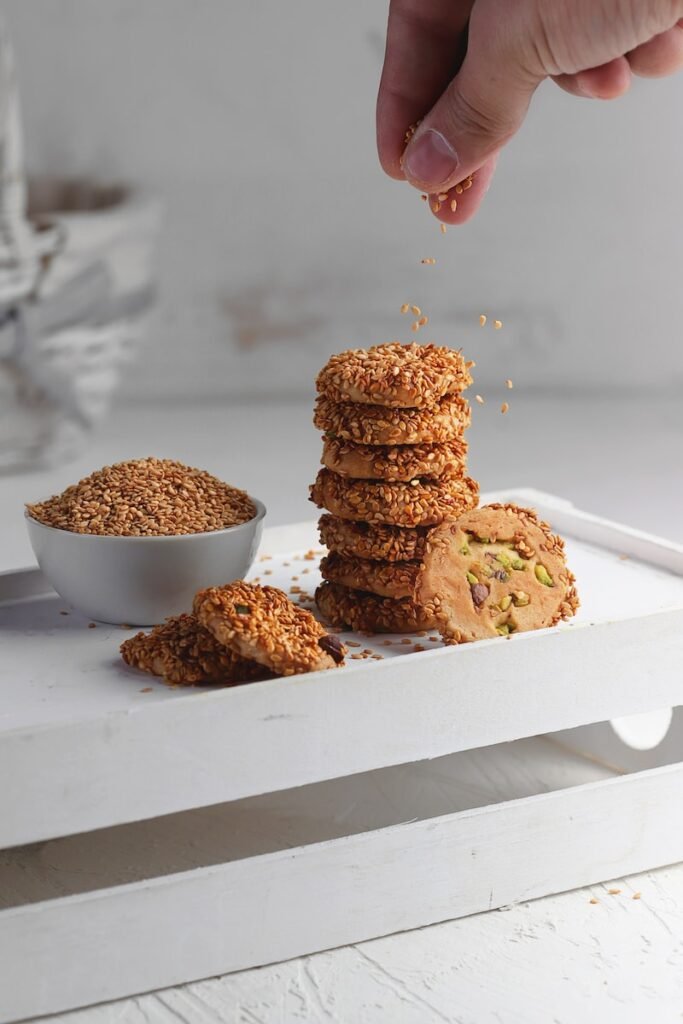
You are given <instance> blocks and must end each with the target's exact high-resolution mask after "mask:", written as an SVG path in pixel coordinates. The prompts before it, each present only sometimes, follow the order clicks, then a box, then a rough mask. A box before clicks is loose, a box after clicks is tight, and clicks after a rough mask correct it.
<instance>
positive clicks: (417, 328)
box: [410, 320, 420, 331]
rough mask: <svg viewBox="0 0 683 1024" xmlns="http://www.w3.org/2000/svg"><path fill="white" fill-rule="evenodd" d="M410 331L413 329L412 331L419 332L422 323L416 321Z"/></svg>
mask: <svg viewBox="0 0 683 1024" xmlns="http://www.w3.org/2000/svg"><path fill="white" fill-rule="evenodd" d="M410 329H411V331H419V330H420V321H419V320H416V321H415V323H414V324H412V326H411V328H410Z"/></svg>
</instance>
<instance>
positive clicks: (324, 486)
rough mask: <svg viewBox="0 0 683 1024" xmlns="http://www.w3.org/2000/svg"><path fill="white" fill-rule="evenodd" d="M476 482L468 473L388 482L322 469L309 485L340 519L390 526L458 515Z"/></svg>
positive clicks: (469, 503) (469, 504)
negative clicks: (348, 476)
mask: <svg viewBox="0 0 683 1024" xmlns="http://www.w3.org/2000/svg"><path fill="white" fill-rule="evenodd" d="M478 500H479V486H478V484H477V483H476V481H475V480H472V479H470V477H467V476H466V477H462V479H460V478H458V477H446V476H442V477H440V478H439V479H438V480H413V481H411V482H410V483H409V484H406V483H387V482H386V481H383V480H380V481H376V480H349V479H348V478H347V477H343V476H339V475H338V474H337V473H332V472H331V471H330V470H329V469H321V470H320V472H319V473H318V476H317V479H316V481H315V483H314V484H313V485H312V487H311V501H312V502H313V503H314V504H315V505H317V506H318V508H325V509H327V511H328V512H332V513H333V514H334V515H335V516H339V517H340V518H341V519H355V520H360V521H361V522H364V523H373V524H374V523H389V524H390V525H392V526H428V525H430V524H433V523H441V522H443V521H444V520H445V519H457V518H458V516H461V515H462V514H463V513H464V512H466V511H468V510H469V509H471V508H474V507H475V506H476V504H477V502H478Z"/></svg>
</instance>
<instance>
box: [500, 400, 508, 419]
mask: <svg viewBox="0 0 683 1024" xmlns="http://www.w3.org/2000/svg"><path fill="white" fill-rule="evenodd" d="M509 408H510V406H509V405H508V404H507V402H503V404H502V405H501V407H500V411H501V412H502V414H503V416H504V415H505V413H506V412H507V411H508V409H509Z"/></svg>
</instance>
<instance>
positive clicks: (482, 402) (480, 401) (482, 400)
mask: <svg viewBox="0 0 683 1024" xmlns="http://www.w3.org/2000/svg"><path fill="white" fill-rule="evenodd" d="M474 401H475V402H478V403H479V405H483V404H484V399H483V398H482V397H481V395H475V396H474Z"/></svg>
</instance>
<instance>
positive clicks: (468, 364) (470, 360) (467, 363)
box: [465, 359, 477, 370]
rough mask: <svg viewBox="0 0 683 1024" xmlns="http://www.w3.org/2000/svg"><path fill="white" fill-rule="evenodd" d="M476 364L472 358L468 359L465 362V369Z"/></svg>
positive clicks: (469, 368)
mask: <svg viewBox="0 0 683 1024" xmlns="http://www.w3.org/2000/svg"><path fill="white" fill-rule="evenodd" d="M476 365H477V364H476V363H475V361H474V359H468V360H467V362H466V363H465V369H466V370H471V369H472V367H473V366H476Z"/></svg>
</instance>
